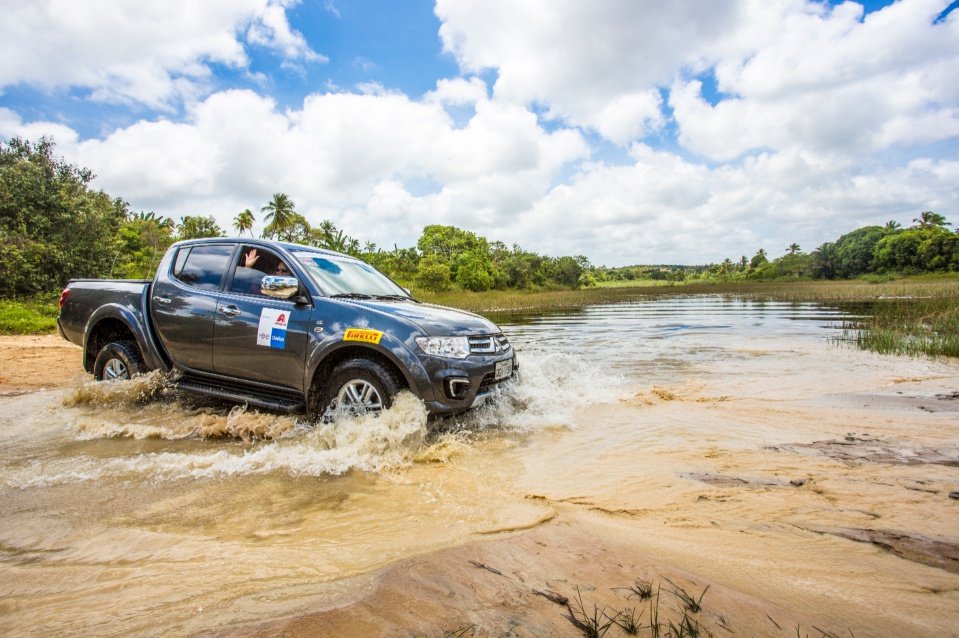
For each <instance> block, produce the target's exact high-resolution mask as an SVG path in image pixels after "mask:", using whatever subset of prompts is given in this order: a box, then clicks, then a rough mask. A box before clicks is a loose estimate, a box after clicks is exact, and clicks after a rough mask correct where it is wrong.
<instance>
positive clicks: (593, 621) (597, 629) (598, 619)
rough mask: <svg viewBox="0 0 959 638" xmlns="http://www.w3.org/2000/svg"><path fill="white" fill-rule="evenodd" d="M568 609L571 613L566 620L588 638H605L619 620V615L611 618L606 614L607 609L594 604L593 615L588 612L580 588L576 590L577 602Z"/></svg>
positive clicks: (569, 605) (570, 604) (567, 607)
mask: <svg viewBox="0 0 959 638" xmlns="http://www.w3.org/2000/svg"><path fill="white" fill-rule="evenodd" d="M566 609H567V611H568V612H569V613H568V614H566V619H567V620H569V621H570V622H571V623H573V626H574V627H576V628H577V629H579V630H580V631H582V632H583V635H584V636H586V637H587V638H600V637H601V636H604V635H605V634H606V632H607V631H609V628H610V627H612V626H613V624H614V623H615V622H616V620H617V618H619V614H618V613H617V614H616V615H614V616H612V617H611V616H609V615H608V614H607V613H606V609H605V608H603V609H602V610H600V608H599V607H597V606H596V605H595V604H593V611H592V613H589V612H587V611H586V605H584V604H583V595H582V593H580V591H579V587H577V588H576V600H575V601H574V602H572V603H569V604H568V605H567V606H566Z"/></svg>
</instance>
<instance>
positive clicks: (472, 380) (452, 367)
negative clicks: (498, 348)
mask: <svg viewBox="0 0 959 638" xmlns="http://www.w3.org/2000/svg"><path fill="white" fill-rule="evenodd" d="M507 360H512V371H511V372H510V374H509V376H506V377H504V378H502V379H497V378H496V377H495V372H496V364H497V363H501V362H503V361H507ZM426 363H427V365H426V368H427V371H428V372H429V376H430V382H431V384H432V386H433V396H434V400H432V401H426V402H425V403H426V409H427V410H429V411H430V412H431V413H433V414H441V415H450V414H459V413H462V412H466V411H468V410H472V409H474V408H478V407H479V406H481V405H483V404H484V403H486V401H487V400H489V399H490V398H491V397H493V396H494V395H496V394H498V393H499V392H501V391H502V390H503V389H504V388H505V386H506V385H507V384H508V383H509V382H510V381H512V380H513V379H515V378H516V375H517V373H518V370H519V361H518V360H517V358H516V353H515V352H513V351H510V352H509V353H508V354H507V355H506V356H503V355H499V356H485V357H477V356H470V357H468V358H466V359H462V360H455V361H451V360H449V359H439V358H438V357H430V361H428V362H426Z"/></svg>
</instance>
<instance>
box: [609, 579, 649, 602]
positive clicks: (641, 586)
mask: <svg viewBox="0 0 959 638" xmlns="http://www.w3.org/2000/svg"><path fill="white" fill-rule="evenodd" d="M614 589H618V590H622V591H627V592H629V593H628V594H626V598H630V597H632V596H636V597H638V598H639V599H640V600H646V599H647V598H650V597H651V596H652V595H653V582H652V581H650V580H645V579H642V578H637V579H636V582H635V583H634V584H632V585H630V586H629V587H614Z"/></svg>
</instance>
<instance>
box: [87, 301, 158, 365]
mask: <svg viewBox="0 0 959 638" xmlns="http://www.w3.org/2000/svg"><path fill="white" fill-rule="evenodd" d="M106 319H115V320H117V321H119V322H120V323H122V324H123V325H124V326H126V328H127V330H129V331H130V333H131V334H132V335H133V338H134V340H135V341H136V343H137V347H138V348H139V349H140V356H142V357H143V361H144V363H145V364H146V366H147V367H148V368H149V369H150V370H162V371H163V372H169V371H170V366H169V365H167V363H166V361H165V360H164V358H163V356H162V355H161V354H160V353H159V351H158V350H157V348H156V346H155V344H154V343H153V340H152V339H151V338H150V336H149V335H148V334H147V333H146V331H145V330H144V321H145V320H146V318H145V317H144V316H143V314H142V313H141V312H139V311H133V310H131V309H130V308H128V307H126V306H123V305H121V304H117V303H110V304H106V305H104V306H100V307H99V308H97V309H96V310H95V311H94V312H93V314H92V315H90V318H89V319H88V320H87V323H86V325H85V326H84V328H83V353H84V356H83V362H84V369H87V367H88V365H87V359H89V358H90V356H91V355H90V353H89V348H90V335H91V334H92V333H93V331H94V330H95V329H96V326H97V325H98V324H99V323H100V322H102V321H104V320H106ZM92 356H93V357H96V353H93V354H92ZM91 365H92V364H91ZM87 371H88V372H89V371H90V370H87Z"/></svg>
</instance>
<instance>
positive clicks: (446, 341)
mask: <svg viewBox="0 0 959 638" xmlns="http://www.w3.org/2000/svg"><path fill="white" fill-rule="evenodd" d="M416 343H417V344H419V346H420V347H421V348H423V352H425V353H426V354H431V355H433V356H436V357H449V358H451V359H463V358H465V357H467V356H468V355H469V353H470V343H469V339H468V338H466V337H417V338H416Z"/></svg>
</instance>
